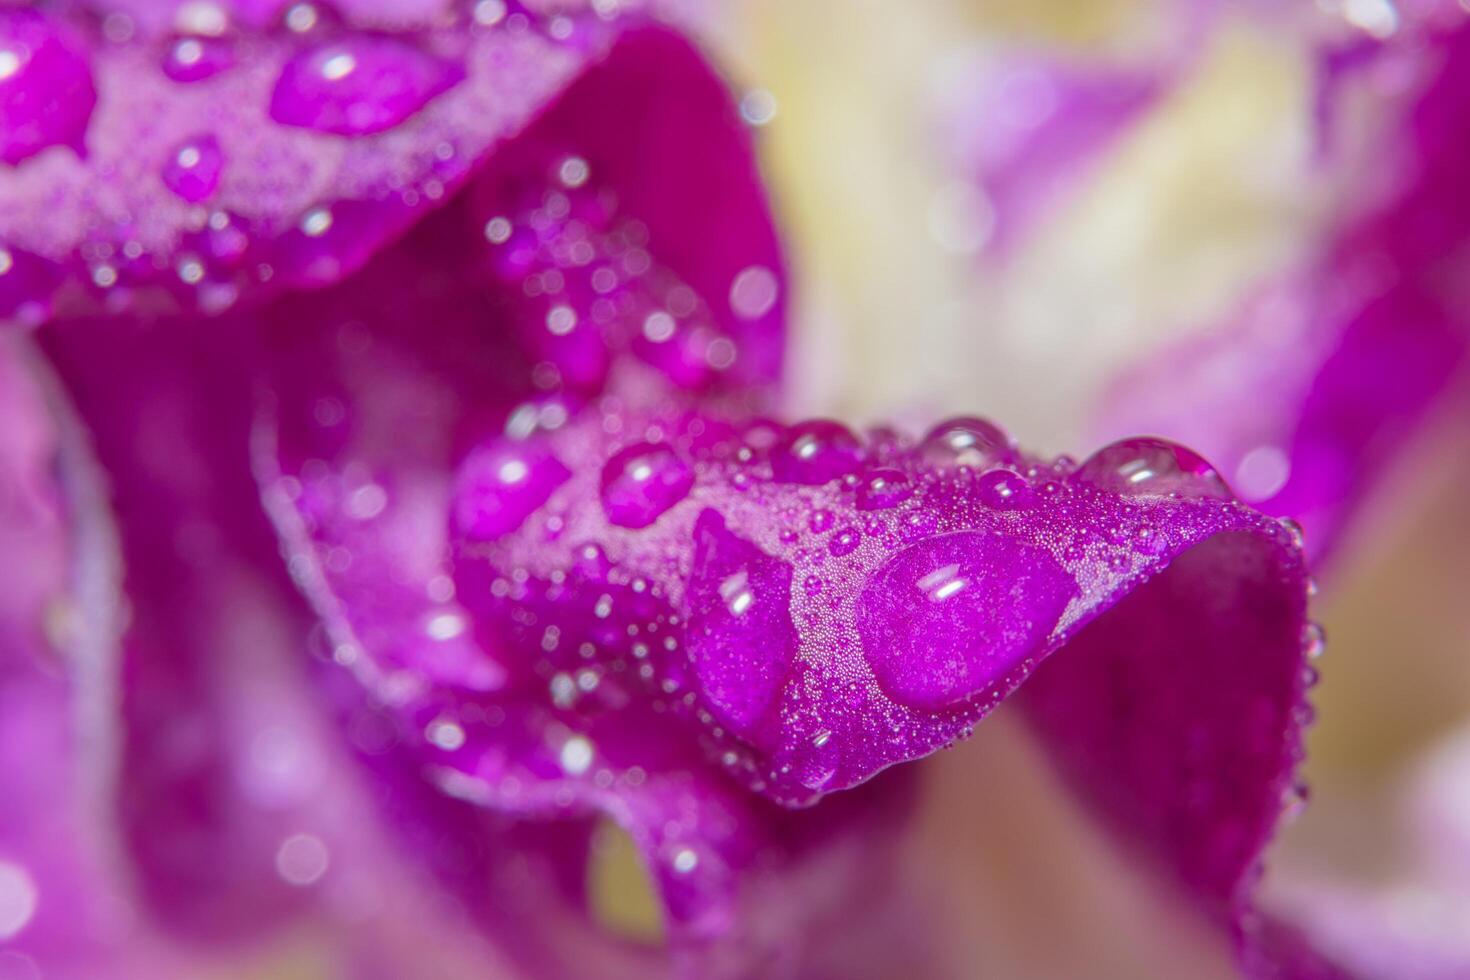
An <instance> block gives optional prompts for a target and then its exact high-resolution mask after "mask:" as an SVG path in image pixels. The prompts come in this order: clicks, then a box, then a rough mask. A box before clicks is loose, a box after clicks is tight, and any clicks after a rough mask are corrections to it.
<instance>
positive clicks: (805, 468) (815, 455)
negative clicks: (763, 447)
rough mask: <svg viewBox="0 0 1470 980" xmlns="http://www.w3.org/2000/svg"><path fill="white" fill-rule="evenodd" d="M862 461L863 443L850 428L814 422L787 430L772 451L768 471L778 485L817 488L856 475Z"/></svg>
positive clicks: (821, 421)
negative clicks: (798, 484) (839, 478)
mask: <svg viewBox="0 0 1470 980" xmlns="http://www.w3.org/2000/svg"><path fill="white" fill-rule="evenodd" d="M862 460H863V452H862V444H861V443H860V442H859V441H858V437H857V436H855V435H853V434H852V432H851V431H850V430H849V429H847V428H846V427H845V426H843V425H841V424H839V423H837V422H832V421H829V420H827V419H814V420H812V421H810V422H801V423H799V424H797V425H793V426H792V427H791V428H789V429H787V430H786V432H785V434H784V436H783V437H782V438H781V440H780V442H778V443H777V444H776V446H775V447H774V449H773V450H772V452H771V470H772V473H773V475H774V476H775V478H776V479H777V480H778V481H779V482H781V483H801V484H806V485H808V486H818V485H820V484H823V483H828V482H830V481H832V480H835V479H837V478H838V477H843V476H846V475H848V474H849V473H854V472H856V471H857V469H858V468H859V467H860V466H861V465H862Z"/></svg>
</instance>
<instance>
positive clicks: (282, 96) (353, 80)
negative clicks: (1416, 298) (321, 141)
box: [270, 35, 464, 136]
mask: <svg viewBox="0 0 1470 980" xmlns="http://www.w3.org/2000/svg"><path fill="white" fill-rule="evenodd" d="M463 77H464V73H463V72H462V71H461V69H460V68H459V67H458V66H457V65H454V64H451V63H449V62H446V61H442V60H440V59H439V58H436V57H434V56H433V55H430V54H428V53H426V52H424V51H421V50H419V49H418V48H416V47H414V46H413V45H411V44H409V43H407V42H406V41H400V40H398V39H396V38H391V37H382V36H373V35H362V36H358V37H354V38H352V39H350V40H344V41H336V42H331V43H327V44H319V45H316V46H313V47H310V48H308V49H306V50H305V51H302V52H301V53H300V54H298V55H296V56H295V57H294V58H292V59H291V60H290V61H289V62H287V63H286V65H285V67H284V68H282V69H281V75H280V78H278V79H277V80H276V87H275V90H274V91H273V92H272V93H271V104H270V114H271V118H272V119H274V120H275V121H276V122H278V123H281V124H283V125H286V126H301V127H303V128H306V129H315V130H319V131H321V132H324V133H336V134H337V135H340V136H357V135H362V134H365V133H379V132H382V131H383V130H385V129H391V128H392V127H394V126H396V125H398V124H399V123H401V122H403V120H405V119H407V118H408V117H409V116H411V115H413V114H414V113H415V112H418V111H419V110H420V109H422V108H423V107H424V106H425V105H427V104H428V102H429V100H430V99H432V98H434V97H435V96H436V95H439V94H440V93H441V92H444V91H445V90H446V89H448V88H450V87H451V86H453V85H455V84H456V83H457V82H459V81H460V79H461V78H463Z"/></svg>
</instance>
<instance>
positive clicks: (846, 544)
mask: <svg viewBox="0 0 1470 980" xmlns="http://www.w3.org/2000/svg"><path fill="white" fill-rule="evenodd" d="M862 542H863V536H862V533H861V532H860V531H858V529H857V528H855V527H845V528H843V529H842V530H840V531H838V532H837V533H836V534H834V535H832V539H831V540H830V541H828V542H827V550H828V551H830V552H831V553H832V555H833V557H835V558H842V557H844V556H846V555H850V554H852V553H853V552H854V551H856V550H857V546H858V545H860V544H862Z"/></svg>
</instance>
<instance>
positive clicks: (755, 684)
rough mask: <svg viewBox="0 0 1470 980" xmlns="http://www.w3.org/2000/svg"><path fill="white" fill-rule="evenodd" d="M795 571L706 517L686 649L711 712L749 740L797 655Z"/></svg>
mask: <svg viewBox="0 0 1470 980" xmlns="http://www.w3.org/2000/svg"><path fill="white" fill-rule="evenodd" d="M791 579H792V568H791V565H789V564H788V563H786V562H784V561H782V560H780V559H779V558H774V557H772V556H770V555H767V554H766V553H765V552H763V551H761V550H760V549H759V548H757V547H756V546H755V545H754V544H751V543H750V542H749V541H746V540H744V539H742V538H740V537H738V536H736V535H735V534H733V533H731V532H730V531H729V530H728V529H727V528H726V527H725V521H724V519H723V518H722V517H721V516H720V515H719V514H718V513H717V512H715V511H713V510H706V511H704V512H703V513H702V514H700V516H699V520H698V521H696V522H695V526H694V565H693V569H692V572H691V575H690V582H689V598H688V602H689V608H690V616H689V624H688V640H687V648H688V653H689V657H690V660H691V663H692V665H693V668H694V673H695V675H696V677H697V678H698V680H699V684H700V687H701V689H702V690H703V692H704V695H705V697H706V698H707V699H708V701H709V703H710V705H711V707H712V708H713V710H714V711H715V713H716V714H717V715H719V717H720V719H721V720H722V721H723V722H724V723H725V724H726V725H728V726H729V727H730V728H731V729H732V730H733V731H735V732H736V733H738V734H742V735H745V734H749V733H750V732H751V731H752V730H753V729H754V728H755V726H756V724H757V722H758V721H759V720H760V718H761V716H762V715H763V714H764V713H765V711H766V709H767V708H768V707H769V706H770V704H771V701H772V699H773V698H774V697H775V695H776V692H777V691H778V690H779V689H780V685H781V683H782V681H783V680H784V679H785V676H786V672H787V669H788V668H789V666H790V664H791V661H792V659H793V658H794V657H795V655H796V627H795V626H794V625H793V623H792V620H791Z"/></svg>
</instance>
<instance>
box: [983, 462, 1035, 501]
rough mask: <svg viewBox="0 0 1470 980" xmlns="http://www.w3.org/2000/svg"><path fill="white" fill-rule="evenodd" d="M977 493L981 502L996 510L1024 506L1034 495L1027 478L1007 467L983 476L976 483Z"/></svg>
mask: <svg viewBox="0 0 1470 980" xmlns="http://www.w3.org/2000/svg"><path fill="white" fill-rule="evenodd" d="M975 493H976V495H977V496H979V498H980V501H981V503H983V504H985V505H986V506H987V507H994V508H995V509H996V510H1010V509H1013V508H1016V507H1024V506H1026V504H1028V503H1030V502H1031V500H1032V498H1033V496H1034V495H1033V493H1032V491H1031V484H1030V483H1028V482H1027V480H1026V478H1025V477H1024V476H1022V475H1021V474H1019V473H1017V472H1016V471H1015V470H1007V469H996V470H991V471H990V472H989V473H986V474H985V475H983V476H981V477H980V479H979V480H977V481H976V483H975Z"/></svg>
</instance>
